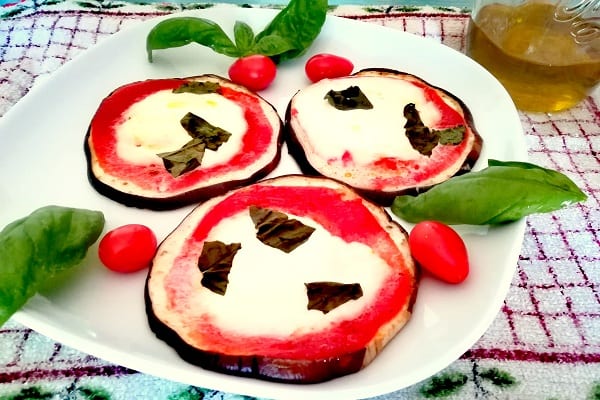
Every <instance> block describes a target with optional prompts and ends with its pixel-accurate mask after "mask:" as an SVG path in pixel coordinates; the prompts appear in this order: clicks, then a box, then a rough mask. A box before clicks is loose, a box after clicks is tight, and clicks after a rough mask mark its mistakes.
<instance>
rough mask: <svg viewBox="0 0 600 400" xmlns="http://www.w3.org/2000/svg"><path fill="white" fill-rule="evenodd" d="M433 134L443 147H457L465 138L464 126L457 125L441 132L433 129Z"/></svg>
mask: <svg viewBox="0 0 600 400" xmlns="http://www.w3.org/2000/svg"><path fill="white" fill-rule="evenodd" d="M433 132H434V133H435V134H436V135H437V136H438V138H439V143H440V144H443V145H454V146H455V145H458V144H461V143H462V141H463V139H464V137H465V127H464V125H458V126H455V127H453V128H446V129H442V130H436V129H434V130H433Z"/></svg>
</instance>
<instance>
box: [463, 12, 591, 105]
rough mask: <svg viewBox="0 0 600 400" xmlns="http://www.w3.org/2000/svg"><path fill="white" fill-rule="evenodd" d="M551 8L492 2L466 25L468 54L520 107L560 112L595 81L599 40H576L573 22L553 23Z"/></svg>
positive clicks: (587, 91)
mask: <svg viewBox="0 0 600 400" xmlns="http://www.w3.org/2000/svg"><path fill="white" fill-rule="evenodd" d="M554 7H555V6H554V5H552V4H548V3H540V2H537V3H536V2H533V3H525V4H522V5H519V6H507V5H503V4H498V3H493V4H489V5H486V6H484V7H482V8H481V9H480V10H479V12H478V13H477V15H476V16H475V18H474V20H473V19H471V21H470V23H469V32H468V36H467V37H468V40H467V54H468V55H469V56H470V57H471V58H473V59H474V60H475V61H477V62H479V63H480V64H481V65H483V66H484V67H485V68H486V69H487V70H488V71H489V72H491V73H492V74H493V75H494V76H495V77H496V78H497V79H498V80H499V81H500V82H501V83H502V84H503V85H504V87H505V88H506V90H507V91H508V92H509V93H510V95H511V97H512V99H513V101H514V102H515V105H516V106H517V108H519V109H520V110H526V111H541V112H554V111H560V110H565V109H567V108H570V107H572V106H574V105H575V104H577V103H579V102H580V101H581V100H583V99H584V98H585V97H586V96H587V95H588V94H589V93H590V92H591V90H592V89H593V88H594V86H595V85H596V84H597V83H598V81H600V43H599V42H600V39H595V42H594V43H592V44H587V45H579V44H577V42H576V41H575V38H574V37H573V36H572V35H571V33H570V26H571V23H572V21H571V22H566V23H564V22H557V21H555V20H554V19H553V16H554Z"/></svg>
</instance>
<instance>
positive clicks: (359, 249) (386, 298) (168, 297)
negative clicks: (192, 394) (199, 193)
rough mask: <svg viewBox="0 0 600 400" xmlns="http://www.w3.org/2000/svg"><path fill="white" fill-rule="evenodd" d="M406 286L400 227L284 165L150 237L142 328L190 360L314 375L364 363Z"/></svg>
mask: <svg viewBox="0 0 600 400" xmlns="http://www.w3.org/2000/svg"><path fill="white" fill-rule="evenodd" d="M290 244H291V246H288V245H290ZM417 288H418V269H417V267H416V266H415V263H414V261H413V259H412V256H411V254H410V251H409V248H408V244H407V233H406V231H405V230H404V229H403V228H402V227H401V226H400V225H399V224H398V223H397V222H395V221H393V220H392V219H391V218H390V216H389V214H387V212H386V211H385V209H384V208H382V207H380V206H378V205H376V204H375V203H373V202H371V201H368V200H366V199H364V198H363V197H361V196H359V195H358V194H357V193H356V191H354V190H353V189H352V188H350V187H349V186H347V185H345V184H343V183H340V182H338V181H334V180H332V179H328V178H323V177H307V176H303V175H284V176H280V177H277V178H271V179H265V180H262V181H259V182H257V183H255V184H252V185H249V186H246V187H243V188H239V189H235V190H232V191H230V192H228V193H227V194H225V195H223V196H219V197H215V198H212V199H210V200H207V201H206V202H204V203H202V204H200V205H198V206H197V207H196V208H195V209H194V210H192V212H191V213H190V214H189V215H188V216H187V217H186V218H185V219H184V220H183V221H182V222H181V224H180V225H179V226H178V227H177V228H176V229H175V230H174V231H173V232H172V233H171V234H170V235H168V236H167V238H166V239H165V240H164V241H163V242H162V243H161V244H160V246H159V248H158V250H157V254H156V257H155V258H154V260H153V263H152V266H151V268H150V270H149V273H148V278H147V281H146V287H145V300H146V312H147V315H148V320H149V324H150V327H151V329H152V330H153V331H154V332H155V334H156V335H157V337H158V338H160V339H162V340H164V341H165V342H166V343H168V344H169V345H170V346H172V347H173V348H174V349H175V350H176V351H177V352H178V353H179V355H180V356H181V357H182V358H183V359H185V360H187V361H188V362H190V363H193V364H195V365H199V366H201V367H203V368H205V369H209V370H214V371H219V372H223V373H227V374H232V375H238V376H246V377H254V378H258V379H263V380H272V381H281V382H290V383H314V382H321V381H325V380H329V379H333V378H335V377H339V376H342V375H347V374H351V373H354V372H357V371H359V370H361V369H362V368H364V367H365V366H367V365H368V364H369V363H370V362H371V361H372V360H373V359H374V358H375V357H376V356H377V355H378V354H379V353H380V352H381V351H382V350H383V348H384V346H385V345H386V344H387V343H388V342H389V341H390V340H391V339H392V338H393V337H394V336H395V335H396V334H397V333H398V332H399V331H400V330H401V329H402V328H403V326H405V324H406V323H407V322H408V321H409V318H410V316H411V313H412V306H413V302H414V300H415V297H416V293H417Z"/></svg>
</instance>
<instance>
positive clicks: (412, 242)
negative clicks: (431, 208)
mask: <svg viewBox="0 0 600 400" xmlns="http://www.w3.org/2000/svg"><path fill="white" fill-rule="evenodd" d="M408 244H409V247H410V251H411V253H412V255H413V257H414V259H415V260H416V261H417V263H419V265H420V266H421V267H422V268H423V269H425V270H427V271H429V273H431V274H432V275H433V276H435V277H437V278H438V279H441V280H443V281H445V282H448V283H460V282H462V281H464V280H465V279H466V277H467V275H468V274H469V257H468V254H467V248H466V246H465V243H464V242H463V240H462V238H461V237H460V235H459V234H458V233H457V232H456V231H455V230H454V229H452V228H451V227H450V226H448V225H446V224H443V223H441V222H437V221H423V222H419V223H418V224H416V225H415V226H414V227H413V229H412V231H411V232H410V234H409V237H408Z"/></svg>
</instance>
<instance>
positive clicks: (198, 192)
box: [83, 74, 284, 211]
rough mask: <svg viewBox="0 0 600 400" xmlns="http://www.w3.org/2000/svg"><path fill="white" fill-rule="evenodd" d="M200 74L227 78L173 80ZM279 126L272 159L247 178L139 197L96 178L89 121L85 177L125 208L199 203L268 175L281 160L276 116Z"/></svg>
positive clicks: (281, 132) (170, 207)
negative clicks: (172, 194)
mask: <svg viewBox="0 0 600 400" xmlns="http://www.w3.org/2000/svg"><path fill="white" fill-rule="evenodd" d="M202 77H209V78H210V77H213V78H217V79H220V80H223V81H228V82H229V80H227V79H226V78H223V77H221V76H218V75H213V74H206V75H200V76H193V77H188V78H174V79H180V80H182V81H183V80H194V79H199V78H202ZM232 84H233V83H232ZM245 90H248V89H245ZM112 93H113V92H111V93H109V94H108V96H107V97H110V96H111V95H112ZM253 94H255V95H256V96H257V97H259V99H260V100H261V101H262V102H264V104H266V105H268V106H269V107H271V109H273V111H274V112H275V114H277V115H278V113H277V109H276V108H275V106H273V105H272V104H271V103H270V102H268V101H267V100H265V99H264V98H263V97H262V96H260V95H258V94H256V93H253ZM278 128H279V129H278V131H277V140H276V145H277V151H276V153H275V155H274V157H273V159H271V161H270V162H269V163H266V164H265V165H264V166H263V167H262V168H260V169H258V170H257V171H256V172H254V173H253V174H251V175H250V176H248V177H247V178H246V179H238V180H232V181H225V182H220V183H217V184H214V185H210V186H204V187H196V188H194V189H190V190H188V191H186V192H183V193H180V194H177V195H174V196H165V197H146V196H140V195H136V194H132V193H126V192H123V191H121V190H118V189H115V188H114V187H112V186H110V185H108V184H106V183H104V182H102V181H101V180H99V179H98V178H97V177H96V175H95V174H94V171H93V167H92V164H93V160H92V151H91V149H90V145H89V137H90V134H91V132H90V129H91V124H90V126H88V129H87V131H86V134H85V137H84V142H83V147H84V149H83V150H84V154H85V158H86V169H87V178H88V181H89V183H90V185H92V187H93V188H94V189H95V190H96V191H97V192H98V193H100V194H101V195H103V196H105V197H107V198H109V199H111V200H113V201H116V202H117V203H120V204H123V205H125V206H127V207H134V208H140V209H148V210H154V211H166V210H174V209H177V208H181V207H184V206H188V205H191V204H195V203H201V202H203V201H206V200H208V199H210V198H212V197H215V196H218V195H221V194H224V193H226V192H228V191H229V190H231V189H236V188H239V187H243V186H246V185H248V184H251V183H254V182H256V181H258V180H260V179H262V178H264V177H266V176H267V175H268V174H270V173H271V172H272V171H273V170H274V169H275V168H276V167H277V166H278V165H279V162H280V161H281V154H282V146H283V143H284V124H283V121H282V120H281V118H279V127H278Z"/></svg>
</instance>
